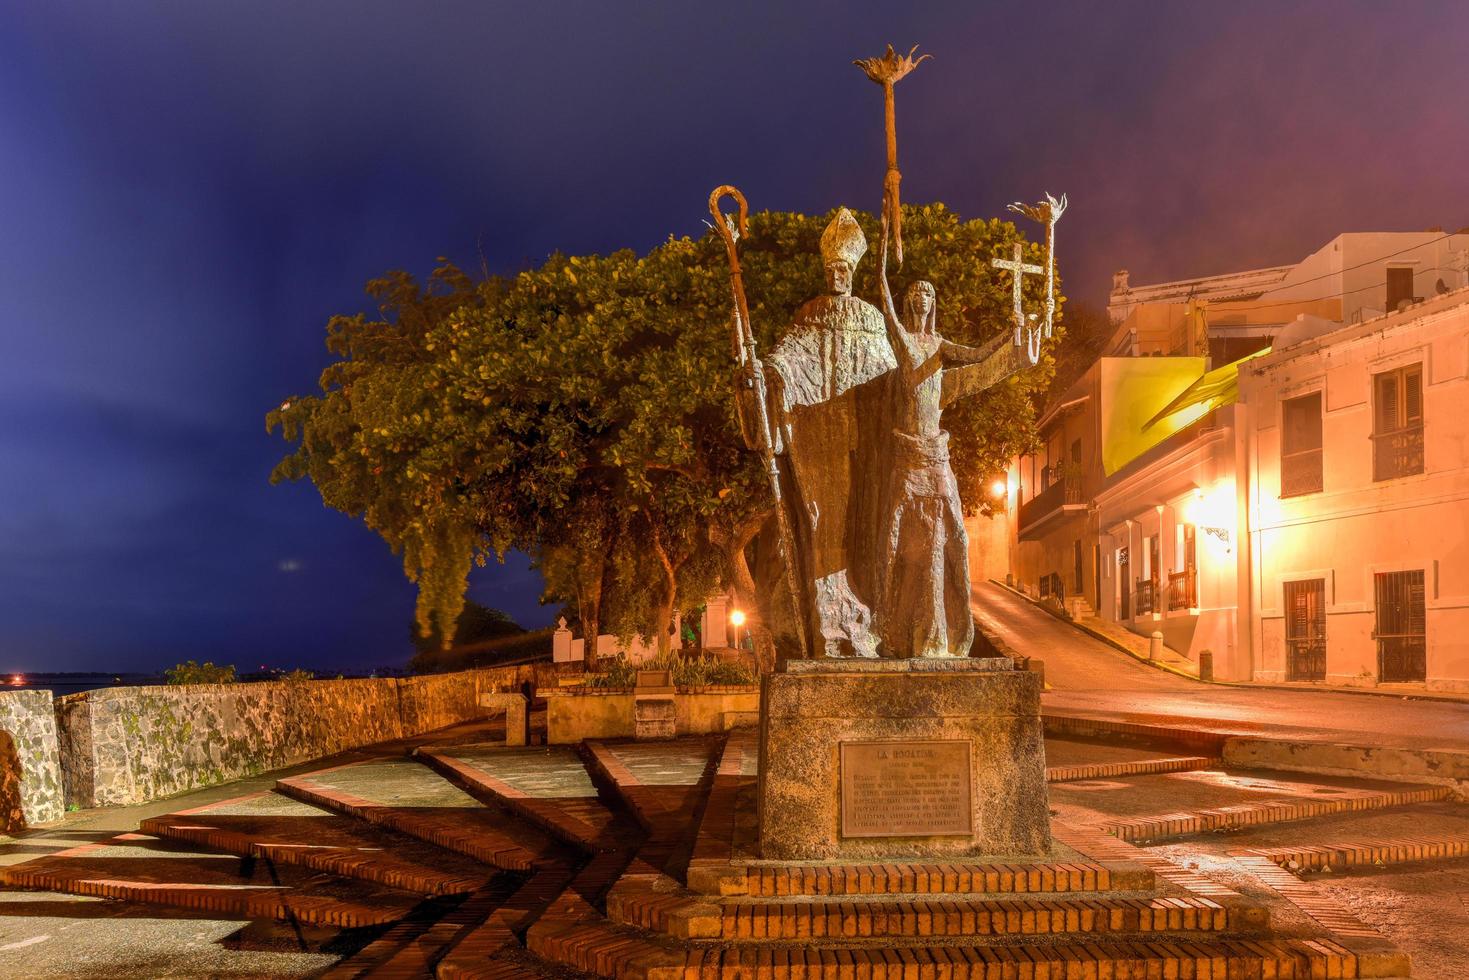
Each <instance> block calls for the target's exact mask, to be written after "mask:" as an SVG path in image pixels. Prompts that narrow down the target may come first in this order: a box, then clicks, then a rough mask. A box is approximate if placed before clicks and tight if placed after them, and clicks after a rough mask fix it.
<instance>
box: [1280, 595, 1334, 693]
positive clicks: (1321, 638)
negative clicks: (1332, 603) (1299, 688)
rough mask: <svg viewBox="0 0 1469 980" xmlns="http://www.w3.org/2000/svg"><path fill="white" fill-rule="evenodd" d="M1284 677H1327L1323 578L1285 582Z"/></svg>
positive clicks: (1292, 679)
mask: <svg viewBox="0 0 1469 980" xmlns="http://www.w3.org/2000/svg"><path fill="white" fill-rule="evenodd" d="M1285 646H1286V664H1285V679H1286V680H1289V681H1324V680H1326V580H1325V579H1321V578H1313V579H1310V580H1308V581H1304V582H1287V583H1285Z"/></svg>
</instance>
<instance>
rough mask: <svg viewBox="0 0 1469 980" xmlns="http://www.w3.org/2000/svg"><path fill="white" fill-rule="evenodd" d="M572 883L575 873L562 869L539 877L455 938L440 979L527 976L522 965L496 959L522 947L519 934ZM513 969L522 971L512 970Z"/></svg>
mask: <svg viewBox="0 0 1469 980" xmlns="http://www.w3.org/2000/svg"><path fill="white" fill-rule="evenodd" d="M571 880H572V875H571V872H570V871H569V870H567V869H562V868H557V869H552V870H546V871H541V872H538V873H537V874H535V875H534V876H533V877H531V878H530V879H529V880H528V881H526V882H525V883H524V884H522V885H521V886H520V888H519V889H517V890H516V892H515V894H513V895H511V896H510V898H509V899H507V900H506V901H505V903H504V904H503V905H501V906H500V907H499V908H497V909H495V910H494V911H493V912H492V913H491V914H490V915H489V916H487V917H486V918H484V919H483V920H482V921H480V922H478V923H476V924H474V925H472V926H469V927H467V928H465V929H464V930H462V931H461V932H460V933H459V935H457V936H456V937H455V938H454V941H453V943H452V944H451V945H450V946H448V948H447V949H446V950H445V952H444V955H443V957H442V958H441V959H439V960H438V962H437V964H436V967H435V976H436V977H438V978H439V980H496V978H500V977H505V978H511V977H523V976H525V970H524V969H523V968H522V967H521V966H520V965H519V964H513V963H512V964H507V963H504V962H496V960H495V958H496V957H497V956H499V955H500V954H501V953H503V952H505V951H507V950H509V949H512V948H514V947H518V946H519V943H518V941H517V940H516V938H515V936H516V933H518V932H521V931H523V930H524V929H525V928H526V927H527V926H529V925H530V923H531V922H533V921H534V920H535V918H536V916H538V915H539V914H540V913H541V912H542V910H544V909H545V908H546V906H547V905H549V904H550V903H551V902H553V901H554V900H555V899H556V898H557V897H558V896H559V895H560V894H561V893H562V891H563V890H564V889H565V888H566V886H567V884H568V883H569V882H570V881H571ZM512 966H513V967H515V968H516V969H519V970H520V972H519V973H517V972H515V970H512V969H510V967H512Z"/></svg>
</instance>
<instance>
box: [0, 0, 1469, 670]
mask: <svg viewBox="0 0 1469 980" xmlns="http://www.w3.org/2000/svg"><path fill="white" fill-rule="evenodd" d="M797 6H798V5H796V4H789V3H770V4H761V5H748V4H731V3H719V4H715V3H708V4H701V3H642V4H628V3H595V4H594V3H581V4H557V3H546V2H536V3H524V2H522V3H513V4H512V3H504V4H493V3H489V2H484V0H478V2H464V3H447V2H436V3H432V4H410V3H406V2H404V3H397V4H385V3H364V2H361V0H352V2H345V0H332V2H327V0H310V2H306V3H302V2H299V0H295V2H289V3H271V2H262V0H251V2H249V3H243V2H241V3H225V2H208V3H198V2H187V0H179V2H176V3H169V4H152V3H144V2H142V0H131V2H128V3H96V4H73V3H59V2H57V3H53V2H46V3H30V2H25V3H22V2H13V0H5V2H0V322H3V326H0V669H4V670H15V669H22V670H90V669H100V670H151V669H156V668H159V667H163V666H167V665H170V664H173V663H175V662H177V661H179V660H181V659H184V658H189V657H193V658H197V659H200V660H203V659H212V660H215V661H222V662H231V663H237V664H239V665H240V666H241V667H242V668H249V667H254V666H256V665H258V664H270V665H273V666H287V667H291V666H307V667H315V668H328V669H366V668H370V667H372V666H375V665H379V664H392V663H402V662H403V661H404V660H405V659H406V657H407V654H408V652H409V650H408V646H407V632H408V624H409V621H410V618H411V612H412V605H413V589H412V586H410V585H409V584H408V583H407V582H406V581H405V580H404V578H403V575H402V571H401V566H400V564H399V562H398V560H397V559H396V558H395V557H394V556H392V555H391V554H390V553H389V551H388V549H387V547H386V546H385V545H384V544H383V543H382V542H381V540H380V539H379V538H378V537H377V536H376V535H374V534H372V533H371V532H370V531H368V530H366V528H365V527H363V526H362V525H361V523H360V522H358V521H354V520H353V519H350V518H348V517H346V516H344V515H341V514H338V513H336V512H335V511H331V510H327V509H326V508H324V507H323V506H322V504H321V501H320V498H319V497H318V495H317V493H316V490H315V488H314V487H312V486H311V485H310V484H309V483H308V484H298V485H288V486H279V487H271V486H270V485H269V484H268V482H267V475H268V473H269V471H270V469H271V467H272V465H273V464H274V463H275V461H276V460H277V459H278V458H279V457H280V456H281V455H282V453H283V452H284V451H285V449H286V448H287V447H286V444H285V443H283V442H282V441H281V440H280V439H279V438H278V437H272V436H267V435H266V433H265V431H264V425H263V417H264V414H265V412H266V411H267V410H268V409H269V408H270V407H271V406H273V405H276V404H278V403H279V402H280V401H282V400H283V399H284V398H285V397H287V396H290V395H296V394H303V393H310V392H314V391H315V390H316V388H315V385H316V377H317V374H318V373H319V372H320V370H321V368H322V367H323V366H324V365H325V364H326V362H327V355H326V351H325V349H324V347H323V338H324V336H325V333H324V328H325V325H326V321H327V319H328V318H329V317H330V316H331V315H332V314H334V313H341V312H354V311H356V310H359V309H363V308H366V301H365V297H364V296H363V293H362V285H363V283H364V282H365V281H366V280H367V279H369V278H371V277H373V276H375V275H377V274H380V273H381V272H383V271H385V270H387V269H390V268H405V269H409V270H412V271H414V272H417V273H423V272H426V271H427V270H429V269H430V268H431V267H432V266H433V263H434V260H435V258H436V257H437V256H440V255H444V256H448V257H449V258H451V259H453V260H455V261H457V262H458V263H460V264H461V265H463V266H466V267H470V268H479V267H480V266H481V262H483V263H484V264H485V265H486V266H488V267H489V268H490V269H491V270H493V271H496V272H511V271H514V270H516V269H518V268H521V267H524V266H526V265H529V264H536V263H539V262H540V261H541V260H542V259H543V258H544V257H545V256H546V255H547V253H549V252H550V251H552V250H555V249H561V250H564V251H568V252H592V251H605V250H609V249H613V248H616V247H621V246H632V247H634V248H637V249H639V250H646V249H648V248H650V247H652V246H654V245H656V244H657V243H658V242H659V241H660V240H662V239H664V238H665V237H666V236H668V235H669V234H675V235H684V234H697V233H700V232H702V230H703V225H702V224H701V219H702V218H703V217H704V214H705V210H704V209H705V201H706V198H707V196H708V193H709V190H710V189H711V188H712V187H713V186H715V185H716V184H719V183H724V182H734V183H737V184H738V185H739V186H740V187H741V188H742V189H743V190H744V191H745V193H746V194H747V196H748V197H749V199H750V202H751V205H752V206H753V207H755V208H757V209H758V208H778V209H788V210H798V211H804V212H821V211H825V210H826V209H828V208H830V207H832V206H834V205H836V204H841V203H846V204H850V205H853V206H859V207H864V208H869V209H871V208H873V207H875V206H876V205H877V203H878V201H879V199H880V191H881V179H882V168H883V158H882V129H881V95H880V90H879V89H878V88H877V87H876V86H874V85H872V84H871V83H870V82H868V81H867V80H866V79H865V78H863V76H862V74H861V72H860V71H859V70H858V69H857V68H855V67H852V66H851V64H850V62H851V60H852V59H853V58H857V57H866V56H871V55H877V54H880V53H881V52H882V49H883V46H884V44H885V43H886V42H888V41H892V42H893V43H894V44H896V45H898V46H899V47H900V48H902V49H904V50H906V48H907V47H908V46H910V45H912V44H913V43H915V42H919V43H922V45H923V48H922V50H924V51H928V52H930V53H932V54H933V55H934V60H933V61H932V62H928V63H926V64H924V65H923V66H922V67H921V68H920V69H919V70H918V71H917V72H916V73H915V74H913V75H912V76H910V77H909V78H908V79H906V80H905V81H904V82H903V83H902V84H901V85H900V86H899V87H898V114H899V116H898V123H899V134H900V143H901V156H902V160H901V162H902V165H903V171H904V177H905V179H904V184H903V195H904V200H905V201H907V202H909V203H919V202H924V201H930V200H935V199H937V200H942V201H944V202H946V203H947V204H949V205H950V206H951V207H953V208H955V209H956V210H958V211H959V212H960V213H961V214H963V215H965V216H971V217H974V216H990V215H995V214H999V213H1001V210H1002V208H1003V206H1004V205H1005V204H1006V203H1007V202H1009V201H1013V200H1016V199H1024V200H1035V199H1037V198H1038V197H1039V196H1040V193H1041V191H1043V190H1049V191H1052V192H1057V193H1059V192H1062V191H1065V192H1067V193H1068V194H1069V195H1070V197H1071V204H1072V207H1071V209H1070V210H1069V211H1068V212H1067V214H1066V217H1065V219H1064V220H1063V222H1062V223H1061V225H1060V226H1059V230H1058V237H1059V241H1060V263H1061V265H1062V273H1063V275H1064V276H1065V278H1066V284H1067V293H1068V294H1069V295H1071V296H1073V297H1078V298H1081V299H1083V300H1088V301H1091V302H1093V303H1095V304H1100V303H1102V302H1105V296H1106V292H1107V289H1108V288H1109V284H1110V274H1111V272H1112V271H1113V270H1114V269H1115V268H1118V267H1122V266H1126V267H1127V268H1129V269H1131V270H1132V278H1133V282H1134V283H1146V282H1152V281H1158V280H1165V279H1172V278H1180V277H1185V276H1190V275H1196V274H1197V275H1203V274H1210V273H1218V272H1227V271H1231V270H1235V269H1245V268H1252V267H1256V266H1263V265H1272V264H1278V263H1283V262H1290V261H1295V260H1297V259H1299V258H1301V257H1303V256H1304V255H1305V254H1307V253H1308V252H1310V251H1312V250H1313V249H1315V248H1316V247H1318V246H1319V245H1321V244H1322V243H1324V242H1325V241H1326V240H1328V239H1329V238H1331V237H1332V236H1333V235H1335V234H1337V233H1339V232H1343V231H1365V230H1415V229H1422V228H1426V227H1428V226H1431V225H1442V226H1444V227H1445V228H1446V229H1448V230H1454V229H1455V228H1458V227H1460V226H1463V225H1469V202H1466V197H1465V191H1466V185H1469V176H1466V169H1465V161H1466V160H1469V124H1466V121H1465V119H1466V117H1465V108H1464V106H1465V93H1466V92H1469V58H1466V57H1465V54H1464V42H1465V39H1466V38H1469V6H1466V5H1464V4H1460V3H1442V4H1429V3H1404V4H1394V5H1384V4H1377V3H1371V4H1368V3H1360V4H1358V3H1347V2H1340V0H1338V2H1331V3H1310V4H1304V3H1303V4H1277V3H1269V4H1247V3H1233V2H1232V3H1227V4H1225V3H1213V4H1204V3H1188V4H1178V3H1161V2H1159V3H1149V4H1139V3H1119V2H1109V3H1095V2H1088V3H1078V4H1055V5H1048V4H1040V3H1036V4H1025V5H1021V4H1007V5H999V4H983V5H980V4H976V3H974V2H972V0H971V2H966V3H955V4H951V5H948V6H947V7H941V6H940V5H929V4H925V5H923V9H922V10H920V11H913V10H911V9H910V5H907V4H898V3H893V2H891V0H889V2H887V3H883V4H861V5H854V4H847V3H822V4H802V5H799V8H800V9H799V10H796V9H792V8H795V7H797ZM976 8H978V9H976ZM634 11H636V12H634ZM987 258H988V257H987V256H981V257H976V260H977V261H984V260H987ZM869 272H870V270H869V269H865V268H864V269H862V270H860V271H859V285H860V284H861V278H862V276H863V275H865V274H867V273H869ZM940 288H942V284H940ZM538 594H539V582H538V581H537V580H536V578H535V576H534V573H533V572H531V571H529V570H528V568H527V566H526V562H525V560H524V559H523V558H521V559H520V560H514V556H512V560H511V561H509V562H508V563H507V564H506V565H505V566H503V567H492V568H490V569H487V570H485V571H483V572H477V573H476V575H475V578H474V580H473V585H472V589H471V595H472V597H473V598H475V599H476V600H478V601H480V602H483V603H486V604H488V605H492V606H498V607H500V608H503V609H505V610H507V611H508V612H510V613H511V614H512V615H514V616H515V617H516V618H517V619H518V620H519V621H520V622H521V623H522V624H523V625H526V626H540V625H544V624H545V623H547V622H548V621H549V619H550V617H551V615H552V610H551V609H550V608H543V607H541V606H539V605H538V603H537V597H538Z"/></svg>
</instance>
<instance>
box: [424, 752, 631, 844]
mask: <svg viewBox="0 0 1469 980" xmlns="http://www.w3.org/2000/svg"><path fill="white" fill-rule="evenodd" d="M414 758H415V759H417V760H418V761H420V762H422V763H424V764H425V765H427V766H428V767H429V768H430V769H433V770H434V771H435V772H437V773H438V774H439V775H441V776H443V777H444V778H445V779H447V780H449V782H451V783H453V784H454V785H455V786H458V787H459V788H460V789H462V790H464V791H465V792H466V793H468V794H469V795H471V796H473V797H475V798H476V799H478V800H480V801H481V802H484V803H489V804H492V805H496V806H501V807H504V808H505V809H507V810H510V811H512V812H513V813H515V814H516V815H517V816H518V817H520V818H521V819H522V820H525V821H526V822H527V823H529V824H532V825H533V826H536V827H538V828H540V829H541V830H543V831H545V832H546V833H548V834H550V835H551V836H553V837H556V838H558V839H559V840H561V841H564V842H565V843H568V844H571V845H572V846H574V847H577V848H580V849H581V850H583V851H587V852H596V851H610V850H613V849H615V848H616V846H617V844H618V840H617V838H618V832H617V830H618V828H617V825H618V822H619V821H618V816H617V814H615V813H613V812H612V811H611V810H608V809H607V807H606V806H604V805H603V804H602V803H601V802H600V801H599V800H597V799H596V798H594V797H537V796H531V795H529V794H527V793H525V792H524V791H522V790H520V789H518V788H516V787H515V786H512V785H510V784H509V783H507V782H505V781H504V780H501V779H497V778H495V777H494V776H493V775H491V774H490V773H488V772H486V771H485V770H483V769H481V768H480V767H478V766H476V765H474V764H473V763H472V762H469V761H466V760H465V759H461V758H458V757H456V756H454V755H452V754H450V753H449V752H448V751H439V750H436V749H428V748H422V749H418V750H417V751H415V752H414Z"/></svg>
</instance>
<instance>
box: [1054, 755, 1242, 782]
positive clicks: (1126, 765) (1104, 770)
mask: <svg viewBox="0 0 1469 980" xmlns="http://www.w3.org/2000/svg"><path fill="white" fill-rule="evenodd" d="M1223 764H1224V760H1223V759H1220V758H1218V757H1215V756H1206V755H1174V756H1163V757H1160V758H1157V759H1137V760H1134V761H1132V762H1098V763H1092V764H1089V765H1077V766H1050V767H1049V768H1047V769H1046V782H1048V783H1069V782H1075V781H1077V780H1080V779H1116V778H1118V777H1120V776H1150V775H1153V774H1156V773H1164V772H1193V771H1196V770H1199V769H1217V768H1219V767H1220V766H1221V765H1223Z"/></svg>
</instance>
